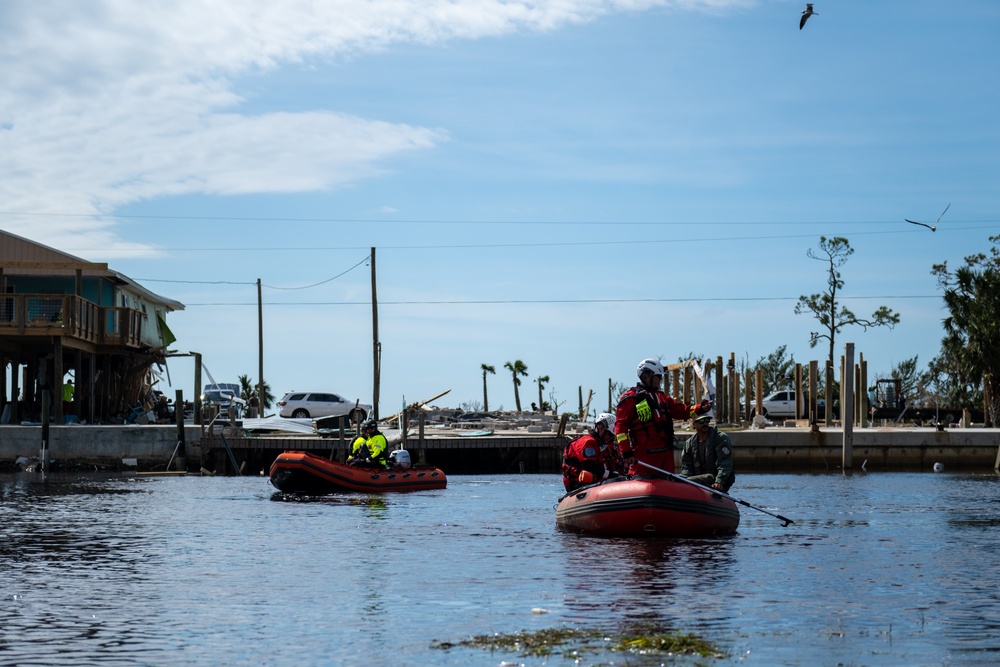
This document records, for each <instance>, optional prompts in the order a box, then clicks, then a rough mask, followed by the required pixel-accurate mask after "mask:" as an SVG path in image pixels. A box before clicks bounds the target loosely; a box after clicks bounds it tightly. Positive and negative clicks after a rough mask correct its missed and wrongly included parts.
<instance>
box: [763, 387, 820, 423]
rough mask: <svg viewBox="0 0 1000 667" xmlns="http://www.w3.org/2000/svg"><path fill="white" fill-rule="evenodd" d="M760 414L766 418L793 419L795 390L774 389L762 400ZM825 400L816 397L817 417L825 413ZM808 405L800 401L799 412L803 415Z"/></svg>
mask: <svg viewBox="0 0 1000 667" xmlns="http://www.w3.org/2000/svg"><path fill="white" fill-rule="evenodd" d="M762 406H763V408H764V409H763V410H762V411H761V414H762V415H764V416H765V417H768V418H779V419H795V392H794V391H791V390H789V389H785V390H782V391H776V392H774V393H773V394H771V395H770V396H768V397H767V398H765V399H764V400H763V401H762ZM825 407H826V401H825V400H823V399H822V398H819V399H816V411H817V412H818V413H819V415H818V416H819V417H823V416H824V415H825V414H826V410H825ZM807 409H808V406H807V405H806V404H805V402H804V401H803V402H802V412H801V414H802V415H803V416H805V414H806V410H807Z"/></svg>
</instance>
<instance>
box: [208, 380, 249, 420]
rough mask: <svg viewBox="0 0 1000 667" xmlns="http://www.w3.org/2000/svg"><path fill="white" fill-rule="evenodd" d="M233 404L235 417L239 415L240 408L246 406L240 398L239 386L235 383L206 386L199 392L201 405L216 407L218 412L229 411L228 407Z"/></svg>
mask: <svg viewBox="0 0 1000 667" xmlns="http://www.w3.org/2000/svg"><path fill="white" fill-rule="evenodd" d="M234 403H235V407H236V416H237V417H238V416H239V415H240V412H241V410H242V407H243V406H244V405H245V404H246V401H244V400H243V399H242V398H240V385H238V384H236V383H235V382H219V383H217V384H206V385H205V386H204V387H203V388H202V392H201V404H202V405H208V404H212V405H217V406H219V412H220V413H225V412H228V411H229V406H230V405H232V404H234Z"/></svg>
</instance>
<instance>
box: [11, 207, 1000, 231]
mask: <svg viewBox="0 0 1000 667" xmlns="http://www.w3.org/2000/svg"><path fill="white" fill-rule="evenodd" d="M0 215H7V216H26V217H39V218H93V219H95V220H100V219H111V220H183V221H190V222H205V221H210V222H226V221H228V222H289V223H292V222H301V223H324V224H326V223H334V224H336V223H340V224H390V225H391V224H398V223H402V224H409V225H532V226H537V225H554V226H564V225H587V226H593V225H637V226H667V227H670V226H692V225H754V226H759V225H796V226H802V225H896V224H899V223H900V222H903V221H904V220H903V219H902V218H901V219H899V220H781V221H779V220H714V221H701V220H671V221H668V220H467V219H459V220H441V219H415V218H409V219H396V218H393V219H384V218H292V217H283V216H281V217H251V216H210V215H125V214H114V215H105V214H94V213H35V212H18V211H0ZM952 222H956V223H963V222H965V223H991V224H993V225H995V224H998V223H1000V220H953V221H952Z"/></svg>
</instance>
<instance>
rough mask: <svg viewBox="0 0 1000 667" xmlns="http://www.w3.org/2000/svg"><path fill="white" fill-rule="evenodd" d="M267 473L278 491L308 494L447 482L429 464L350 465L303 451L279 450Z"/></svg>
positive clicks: (420, 486)
mask: <svg viewBox="0 0 1000 667" xmlns="http://www.w3.org/2000/svg"><path fill="white" fill-rule="evenodd" d="M407 460H408V459H407ZM269 475H270V482H271V485H272V486H274V487H275V488H276V489H278V490H279V491H282V492H285V493H298V494H308V495H324V494H328V493H339V492H344V491H360V492H363V493H383V492H392V491H423V490H428V489H443V488H445V487H446V486H447V485H448V479H447V477H446V476H445V474H444V472H442V471H441V470H439V469H438V468H435V467H433V466H419V465H418V466H412V467H411V466H409V465H408V464H405V465H393V466H392V467H390V468H384V467H380V466H379V467H373V466H368V467H366V466H353V465H347V464H344V463H339V462H337V461H331V460H330V459H326V458H323V457H322V456H317V455H315V454H310V453H309V452H303V451H286V452H282V453H281V454H280V455H279V456H278V457H277V458H276V459H275V460H274V463H272V464H271V470H270V473H269Z"/></svg>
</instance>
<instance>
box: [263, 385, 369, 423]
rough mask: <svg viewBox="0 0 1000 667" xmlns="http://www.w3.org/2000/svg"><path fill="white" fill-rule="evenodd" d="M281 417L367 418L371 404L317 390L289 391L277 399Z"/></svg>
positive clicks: (361, 419) (360, 419)
mask: <svg viewBox="0 0 1000 667" xmlns="http://www.w3.org/2000/svg"><path fill="white" fill-rule="evenodd" d="M278 407H279V408H280V411H279V412H278V414H279V415H281V416H282V417H294V418H295V419H309V418H312V419H315V418H317V417H349V418H350V420H351V421H352V422H361V421H364V420H366V419H368V415H369V414H371V411H372V406H370V405H366V404H364V403H358V402H357V401H348V400H347V399H344V398H342V397H341V396H338V395H337V394H329V393H325V392H318V391H290V392H288V393H287V394H285V395H284V396H283V397H282V398H281V400H280V401H278Z"/></svg>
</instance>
